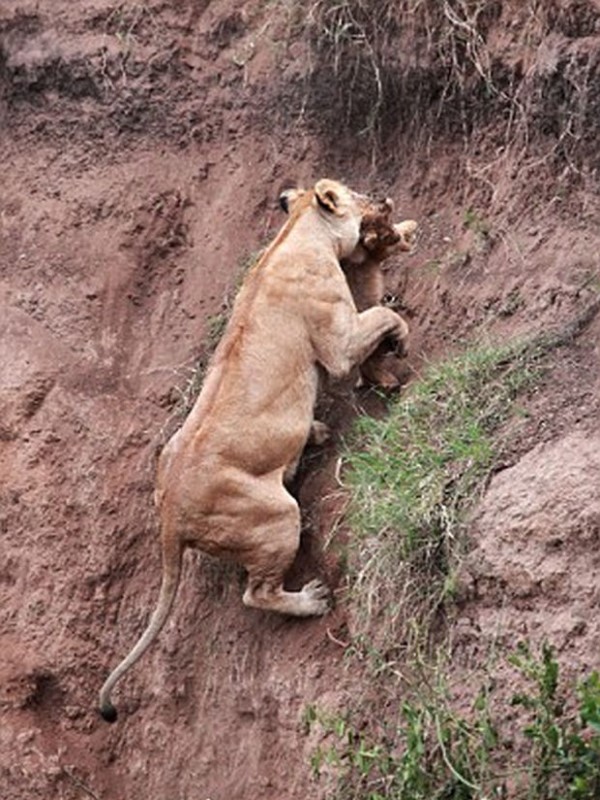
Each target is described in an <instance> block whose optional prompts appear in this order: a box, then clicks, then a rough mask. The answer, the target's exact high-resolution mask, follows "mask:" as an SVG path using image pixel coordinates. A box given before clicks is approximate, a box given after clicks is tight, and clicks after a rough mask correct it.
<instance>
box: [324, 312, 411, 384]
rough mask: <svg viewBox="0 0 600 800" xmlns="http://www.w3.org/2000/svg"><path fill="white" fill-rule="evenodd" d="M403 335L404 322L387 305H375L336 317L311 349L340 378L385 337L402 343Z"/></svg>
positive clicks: (366, 356)
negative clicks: (330, 326)
mask: <svg viewBox="0 0 600 800" xmlns="http://www.w3.org/2000/svg"><path fill="white" fill-rule="evenodd" d="M407 335H408V325H407V324H406V322H405V321H404V320H403V319H402V317H401V316H400V315H399V314H396V312H395V311H392V309H391V308H386V307H384V306H375V307H374V308H368V309H367V310H366V311H361V312H360V314H358V313H356V311H354V312H353V313H352V314H351V315H348V316H346V317H345V318H342V317H340V318H338V320H337V325H336V326H335V327H334V328H333V329H332V330H331V331H330V332H329V335H326V336H323V337H320V338H319V340H317V341H315V350H316V352H317V357H318V359H319V361H320V362H321V364H322V365H323V366H324V367H325V369H326V370H327V371H328V372H329V373H330V374H331V375H333V376H334V377H335V378H341V377H344V376H345V375H348V373H349V372H350V370H351V369H352V368H353V367H355V366H356V365H357V364H362V362H363V361H365V359H367V358H368V357H369V356H370V355H371V353H373V352H374V350H375V349H376V348H377V346H378V345H379V343H380V342H381V341H382V340H383V339H385V337H386V336H393V337H394V338H395V339H397V340H398V341H399V342H401V343H403V342H404V340H405V339H406V337H407Z"/></svg>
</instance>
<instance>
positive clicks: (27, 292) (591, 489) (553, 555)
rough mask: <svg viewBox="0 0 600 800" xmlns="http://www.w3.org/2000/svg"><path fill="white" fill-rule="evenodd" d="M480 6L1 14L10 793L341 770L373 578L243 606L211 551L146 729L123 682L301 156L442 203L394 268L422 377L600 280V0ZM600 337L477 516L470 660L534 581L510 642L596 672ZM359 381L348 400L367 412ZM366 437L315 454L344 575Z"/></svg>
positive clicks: (294, 780) (237, 785)
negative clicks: (297, 607) (315, 613)
mask: <svg viewBox="0 0 600 800" xmlns="http://www.w3.org/2000/svg"><path fill="white" fill-rule="evenodd" d="M401 5H402V8H404V6H406V9H405V10H407V11H409V10H410V8H409V6H410V5H411V4H410V3H408V2H406V3H404V4H401ZM417 5H418V4H417ZM428 5H429V6H430V5H431V4H427V3H425V7H427V6H428ZM481 5H485V6H486V7H487V10H486V13H485V14H484V13H480V14H478V15H475V14H474V12H473V16H466V17H464V18H462V17H461V18H460V19H459V22H460V21H461V19H462V22H463V23H464V24H463V26H462V28H461V26H460V25H459V26H458V30H462V31H463V33H464V35H463V36H462V37H461V36H458V37H457V38H455V39H454V40H452V39H451V38H449V37H446V38H444V37H443V36H442V32H443V31H444V30H447V29H445V28H444V27H443V22H444V20H443V19H442V18H438V16H436V14H432V15H431V16H425V17H423V16H419V13H417V11H414V14H411V15H408V14H407V16H406V20H405V21H404V22H401V23H398V24H396V23H395V24H394V25H392V24H391V23H392V22H393V17H389V19H388V23H389V24H387V27H385V28H382V27H377V25H375V22H374V20H375V18H376V15H373V14H369V13H367V12H365V9H367V11H368V4H367V3H360V2H358V3H356V2H354V3H352V2H348V3H340V4H339V5H337V6H336V8H338V11H337V12H335V13H334V12H332V11H331V8H330V7H333V4H329V5H328V4H327V3H315V4H314V5H313V6H311V7H310V8H309V9H308V10H307V9H306V7H305V6H303V5H302V4H299V3H294V2H284V1H283V0H282V1H281V2H273V3H264V2H260V1H259V0H248V2H245V3H234V2H233V0H212V2H210V1H209V0H185V2H181V3H179V4H174V3H166V2H162V1H161V0H149V2H144V3H134V2H121V3H114V2H110V1H109V0H82V1H81V2H78V3H72V2H69V1H68V0H41V1H40V0H38V1H37V2H33V0H17V2H14V3H11V4H5V5H4V6H3V7H2V8H0V113H1V127H0V152H1V153H2V164H3V170H2V173H3V180H2V190H1V193H0V296H1V303H2V305H1V308H2V314H1V317H0V330H1V338H0V353H1V361H0V363H1V370H0V443H1V446H0V493H1V494H0V498H1V506H0V531H1V540H0V541H1V554H0V713H1V715H2V724H1V727H0V794H1V796H2V797H3V798H4V799H5V800H17V799H18V800H24V798H27V799H28V800H49V798H64V799H65V800H75V798H82V797H86V796H88V797H96V798H103V799H104V800H138V798H142V797H153V798H164V800H167V799H168V800H171V798H173V800H175V798H182V799H183V798H189V800H192V798H199V799H201V800H204V798H212V800H220V799H221V798H222V799H223V800H225V798H236V800H245V798H253V800H255V799H256V798H264V799H265V800H266V799H267V798H277V799H278V800H279V799H280V798H286V800H295V799H296V798H304V797H306V795H307V793H310V794H311V795H312V796H315V797H319V796H325V795H323V791H324V790H323V787H322V786H320V785H319V784H317V783H311V781H313V778H312V777H311V772H310V747H311V742H310V740H309V739H307V738H306V736H305V732H304V729H303V725H302V715H303V710H304V709H305V707H306V705H307V704H308V703H314V702H325V703H326V704H329V705H335V704H336V703H339V702H341V700H340V698H343V693H344V692H345V691H352V686H353V680H354V678H353V674H352V670H351V669H350V670H349V669H348V668H347V666H346V662H345V660H344V658H343V656H344V652H343V648H341V647H340V644H339V641H340V639H341V640H343V638H344V634H345V631H346V624H347V620H346V611H345V608H344V603H343V602H340V603H339V604H338V606H337V608H336V609H335V611H334V612H332V614H330V615H329V616H328V617H326V618H324V619H320V620H308V621H293V620H286V619H276V618H273V617H271V616H267V615H264V614H261V613H259V612H254V611H251V610H248V609H244V608H243V607H242V606H241V602H240V596H241V585H242V584H241V581H242V578H241V576H239V575H238V574H237V573H236V572H235V571H228V570H225V569H223V568H221V567H219V566H217V565H215V564H213V563H212V562H209V561H207V560H206V559H204V558H202V557H200V556H198V555H192V554H188V555H187V556H186V561H185V570H184V578H183V585H182V588H181V591H180V595H179V598H178V601H177V606H176V610H175V612H174V614H173V616H172V618H171V621H170V622H169V624H168V626H167V628H166V630H165V631H164V632H163V634H162V635H161V637H160V641H159V642H158V643H157V644H156V646H154V647H153V649H152V651H151V652H150V653H149V654H148V655H147V656H146V657H145V658H144V660H143V661H142V662H141V663H140V664H139V666H138V667H137V668H136V669H135V670H134V671H132V673H131V675H130V676H128V677H127V679H126V680H124V681H123V684H122V686H121V687H120V691H121V703H120V705H121V708H122V711H123V714H122V719H121V720H120V722H119V723H118V724H117V725H116V726H112V727H109V726H107V725H106V724H104V723H103V722H102V721H101V720H100V719H99V717H98V716H97V712H96V709H95V703H96V695H97V691H98V688H99V686H100V684H101V682H102V681H103V679H104V677H105V676H106V674H107V672H108V670H109V669H110V668H111V667H112V666H113V665H114V664H115V663H116V661H117V660H118V659H119V658H121V656H122V655H123V654H124V653H125V652H126V651H127V650H128V649H129V647H130V646H131V644H132V643H133V642H134V641H135V639H136V638H137V636H138V635H139V632H140V631H141V629H142V627H143V625H144V624H145V620H146V619H147V615H148V612H149V610H150V609H151V608H152V606H153V604H154V602H155V599H156V595H157V591H158V585H159V551H158V546H157V535H156V534H157V530H156V518H155V515H154V511H153V504H152V491H153V481H154V465H155V457H156V453H157V450H158V449H159V448H160V446H161V444H162V443H164V441H165V438H166V437H167V436H168V434H169V433H170V432H172V431H173V430H174V429H175V427H176V426H177V424H178V422H179V420H180V419H181V413H182V406H183V400H182V398H183V399H185V396H186V395H189V393H190V392H193V390H194V386H193V376H194V371H195V368H196V365H197V363H198V361H199V360H200V359H202V358H203V357H204V355H205V353H206V349H207V347H208V346H209V339H210V333H211V330H212V327H211V325H212V321H213V320H214V318H215V317H216V316H217V315H219V314H220V313H222V312H223V310H224V309H226V307H227V304H228V302H229V299H228V298H229V297H230V296H231V292H232V291H233V290H234V288H235V285H236V281H237V277H238V274H239V271H240V269H242V267H243V265H244V264H245V263H246V262H247V261H248V259H250V258H251V257H252V254H254V253H256V251H257V250H258V249H260V247H261V246H262V245H263V244H264V242H265V241H266V240H268V239H269V238H270V237H271V236H273V234H274V233H275V231H276V230H277V229H278V227H279V226H280V224H281V222H282V220H281V216H280V212H279V211H278V210H277V207H276V198H277V195H278V191H279V188H280V186H281V185H282V184H283V183H284V182H289V181H291V180H292V181H299V182H302V181H305V182H308V181H310V180H312V179H313V178H315V177H319V176H321V175H325V174H327V175H331V176H335V177H340V178H342V179H344V180H346V181H347V182H348V183H349V184H351V185H352V186H353V187H355V188H357V189H360V190H369V191H379V192H384V191H385V193H387V194H388V195H390V196H391V197H393V198H394V200H395V202H396V206H397V208H398V211H399V215H401V216H402V217H412V218H414V219H417V220H419V222H420V225H421V234H420V240H419V246H418V248H417V250H416V252H415V253H414V254H412V255H410V256H407V257H404V258H403V259H401V260H400V259H399V260H398V261H397V262H396V261H393V262H392V263H391V265H390V268H389V271H388V273H387V283H388V289H389V290H390V292H392V293H393V294H395V295H397V296H399V297H400V299H401V304H402V308H403V311H404V313H405V315H406V317H407V318H408V319H409V321H410V323H411V326H412V336H411V352H410V355H409V358H408V362H407V371H408V372H409V373H412V374H418V372H419V369H420V368H421V366H422V364H423V363H424V362H425V361H427V360H429V359H432V358H436V357H440V356H442V355H443V354H445V353H446V352H448V351H450V350H452V348H453V347H455V346H456V345H457V344H458V343H459V342H461V341H464V340H466V339H468V338H469V337H470V336H472V335H474V334H475V333H478V334H480V333H481V331H485V332H487V333H489V334H490V335H496V336H500V337H508V336H510V335H516V334H520V333H523V332H526V331H536V330H542V329H547V328H553V327H556V326H561V325H565V324H568V323H569V322H570V321H571V320H573V319H576V318H577V317H578V315H581V314H582V313H584V312H585V310H586V309H588V308H590V307H591V306H593V304H594V302H596V298H597V296H598V285H599V280H600V263H599V255H598V254H599V252H600V247H599V246H600V230H599V225H598V220H599V219H600V215H599V211H600V208H599V203H598V177H599V176H598V169H599V167H600V162H599V161H598V146H597V145H598V120H599V117H600V99H599V98H600V90H599V89H598V77H599V72H600V66H599V65H600V58H599V52H600V47H599V45H600V5H599V4H598V2H593V1H591V0H590V2H585V1H584V0H572V2H568V1H567V0H560V2H559V0H556V1H554V0H552V2H548V3H547V4H546V3H537V2H530V3H529V2H528V3H517V2H500V1H498V2H492V3H487V4H474V5H473V8H474V7H475V6H477V7H478V8H480V6H481ZM443 6H444V7H445V8H449V9H450V10H452V9H454V10H455V11H456V13H458V12H460V11H461V9H462V10H463V11H464V9H465V7H466V6H465V4H464V3H462V4H461V3H454V4H453V3H451V2H450V0H448V2H447V3H445V4H443ZM467 6H468V4H467ZM382 7H385V9H386V12H389V11H390V4H388V3H384V4H382ZM440 7H442V4H440ZM469 8H471V6H469ZM328 9H329V10H328ZM340 9H341V11H340ZM344 10H345V11H344ZM480 11H481V8H480ZM342 13H347V14H350V16H349V17H348V16H346V17H344V16H340V14H342ZM361 14H363V15H362V16H361ZM348 25H349V26H350V27H349V28H348ZM344 26H346V27H344ZM352 26H354V27H352ZM465 26H466V28H465ZM452 30H456V28H452ZM348 31H349V33H348ZM465 31H466V33H465ZM428 34H429V39H428V38H427V35H428ZM361 37H363V38H362V39H361ZM365 41H366V42H368V43H369V47H370V48H371V50H369V47H366V48H365V47H364V46H361V45H360V43H361V42H363V43H364V42H365ZM432 42H433V46H430V45H431V44H432ZM373 43H375V44H377V45H378V47H379V49H376V50H375V49H373V48H374V46H375V45H374V44H373ZM374 53H376V55H374ZM486 87H487V88H486ZM348 89H350V92H349V91H348ZM599 342H600V321H599V320H598V319H597V318H594V317H593V316H590V319H589V320H588V324H587V325H586V327H585V329H584V330H581V331H579V332H578V336H577V337H574V338H573V340H572V342H571V343H570V345H566V346H564V347H563V348H560V349H559V350H557V351H556V353H555V354H554V356H553V364H552V369H551V371H550V373H549V374H548V376H547V377H546V379H545V380H544V383H543V384H542V386H541V387H540V389H539V390H538V392H537V394H536V395H535V396H533V397H531V398H529V400H528V405H527V414H528V416H527V420H526V423H525V424H524V426H523V427H521V428H520V429H519V431H518V434H515V441H514V447H513V449H512V452H513V463H510V464H507V469H506V470H504V471H502V472H501V473H500V474H499V475H498V476H496V477H495V478H494V480H493V481H492V484H491V486H490V491H489V494H488V495H487V497H486V498H484V500H483V502H482V506H481V508H480V509H479V510H478V511H477V512H476V513H475V515H474V521H473V535H474V537H475V538H476V541H477V547H478V548H479V550H477V551H476V553H475V555H474V556H473V568H472V570H471V573H470V577H469V578H468V581H470V584H469V585H470V587H471V588H470V590H469V594H468V597H467V598H466V599H465V601H464V602H465V605H464V616H463V622H462V623H461V627H460V628H459V632H458V635H457V643H458V644H457V647H458V652H457V662H460V661H461V660H462V661H463V662H464V663H465V664H466V665H467V666H468V665H469V664H470V663H471V662H472V659H473V658H476V655H477V648H478V647H482V645H481V641H482V637H484V636H485V635H487V634H486V632H488V633H489V631H490V628H494V629H495V627H497V625H498V624H499V622H498V614H499V613H500V612H499V611H498V610H497V608H498V607H499V604H500V605H501V604H502V603H503V602H504V601H503V600H502V601H501V600H499V599H498V598H504V597H505V596H508V597H509V598H510V602H509V605H508V606H507V605H506V604H505V605H503V606H502V609H503V611H502V613H503V614H505V616H504V617H503V619H505V618H506V615H508V617H509V618H510V625H509V626H508V627H507V629H506V632H505V634H504V635H505V636H506V638H507V640H511V639H516V638H517V637H519V636H523V635H532V636H534V637H535V636H537V637H539V636H541V635H542V634H544V633H545V634H547V635H548V636H549V637H550V638H552V639H553V641H555V643H556V645H557V647H558V648H559V651H560V653H561V654H563V655H564V656H565V658H566V659H567V660H568V661H569V664H570V666H571V668H572V669H574V670H577V669H578V668H580V667H581V668H582V669H583V668H585V669H589V668H598V666H599V662H598V647H597V644H598V638H599V635H600V634H599V629H598V614H597V606H598V590H597V586H598V572H599V570H600V564H599V562H598V556H597V539H598V531H599V530H600V528H599V516H598V501H599V496H598V480H597V473H598V458H597V446H596V444H597V443H596V440H597V428H598V420H599V415H600V400H599V398H600V373H599V372H598V357H599V346H600V345H599ZM358 404H360V399H359V400H352V399H349V398H348V395H347V394H346V395H344V396H343V397H341V398H339V399H338V400H335V398H334V400H333V401H331V403H330V412H331V416H332V419H333V421H334V423H335V425H336V426H337V429H338V430H339V429H341V428H343V427H344V426H345V425H346V424H347V420H348V417H349V416H350V415H351V414H352V413H354V411H355V407H356V405H358ZM594 436H595V437H596V438H593V437H594ZM336 444H337V440H336V439H335V437H334V441H333V443H332V444H331V445H329V446H327V447H326V448H325V452H324V453H314V452H313V453H311V454H310V456H309V461H308V462H307V464H306V465H305V468H304V471H303V476H304V477H303V482H301V485H300V486H299V487H298V492H299V496H300V498H301V501H302V503H303V507H304V511H305V515H306V519H307V524H306V527H307V531H306V541H305V543H304V545H303V553H302V558H301V560H300V563H299V566H298V568H297V569H296V570H295V572H294V574H293V575H292V576H291V580H292V582H293V581H294V580H299V579H300V578H301V577H302V576H303V573H304V572H307V573H308V572H311V571H314V570H315V569H317V570H319V571H320V572H321V573H322V574H323V575H324V576H325V577H327V579H328V580H329V581H330V582H331V583H332V584H333V585H334V586H335V585H339V584H340V582H341V581H342V580H343V575H342V570H341V567H340V565H338V564H337V562H336V560H335V558H333V557H332V556H330V555H329V553H326V554H325V555H324V554H323V552H322V545H323V543H324V542H325V541H326V540H327V539H328V537H329V533H330V528H331V526H332V524H333V522H334V520H335V519H336V515H337V514H338V512H339V509H340V506H341V505H342V503H341V501H340V499H339V487H337V484H336V481H335V476H334V473H335V448H336ZM465 580H467V579H465ZM507 592H508V595H507V594H506V593H507ZM464 620H467V622H466V623H465V622H464ZM309 785H310V790H309V789H307V786H309Z"/></svg>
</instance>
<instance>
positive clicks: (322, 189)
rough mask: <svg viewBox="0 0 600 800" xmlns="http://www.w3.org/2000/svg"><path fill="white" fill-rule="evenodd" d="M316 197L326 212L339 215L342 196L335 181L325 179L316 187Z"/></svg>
mask: <svg viewBox="0 0 600 800" xmlns="http://www.w3.org/2000/svg"><path fill="white" fill-rule="evenodd" d="M315 197H316V198H317V202H318V204H319V205H320V206H321V208H322V209H323V210H324V211H328V212H329V213H330V214H337V212H338V209H339V206H340V195H339V192H338V189H337V186H336V185H335V183H334V182H333V181H330V180H327V178H323V179H322V180H320V181H319V182H318V183H317V184H316V185H315Z"/></svg>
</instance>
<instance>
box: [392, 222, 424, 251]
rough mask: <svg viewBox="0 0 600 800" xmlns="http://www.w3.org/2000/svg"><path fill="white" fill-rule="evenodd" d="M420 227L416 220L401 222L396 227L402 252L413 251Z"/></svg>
mask: <svg viewBox="0 0 600 800" xmlns="http://www.w3.org/2000/svg"><path fill="white" fill-rule="evenodd" d="M418 227H419V225H418V223H417V222H415V221H414V219H405V220H404V222H399V223H397V224H396V225H394V230H395V231H396V233H397V234H398V235H399V236H400V241H401V245H400V249H401V250H405V251H407V250H412V247H413V245H414V243H415V233H416V230H417V228H418Z"/></svg>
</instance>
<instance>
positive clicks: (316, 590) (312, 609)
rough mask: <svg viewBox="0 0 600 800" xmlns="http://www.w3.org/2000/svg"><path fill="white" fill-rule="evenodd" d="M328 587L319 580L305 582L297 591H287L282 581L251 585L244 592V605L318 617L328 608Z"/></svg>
mask: <svg viewBox="0 0 600 800" xmlns="http://www.w3.org/2000/svg"><path fill="white" fill-rule="evenodd" d="M330 594H331V593H330V591H329V588H328V587H327V586H326V585H325V584H324V583H323V582H322V581H320V580H318V579H315V580H312V581H309V582H308V583H306V584H305V585H304V586H303V587H302V589H300V591H299V592H288V591H286V590H285V589H284V588H283V583H281V584H279V585H278V586H273V585H272V584H269V583H260V584H258V585H252V583H251V582H249V583H248V588H247V589H246V591H245V592H244V598H243V600H244V605H247V606H250V607H252V608H261V609H263V610H265V611H277V612H278V613H280V614H290V615H291V616H294V617H319V616H321V615H322V614H325V613H326V612H327V611H328V610H329V598H330Z"/></svg>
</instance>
